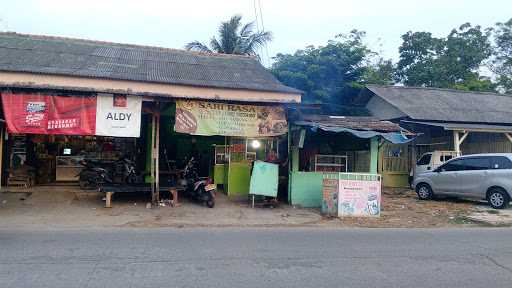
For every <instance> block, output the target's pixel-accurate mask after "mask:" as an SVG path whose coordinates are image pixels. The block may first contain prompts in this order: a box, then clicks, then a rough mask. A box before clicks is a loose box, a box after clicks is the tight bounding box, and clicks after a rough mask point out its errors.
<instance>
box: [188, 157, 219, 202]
mask: <svg viewBox="0 0 512 288" xmlns="http://www.w3.org/2000/svg"><path fill="white" fill-rule="evenodd" d="M180 184H181V185H182V186H183V187H184V188H185V193H186V194H187V195H188V196H189V197H190V198H193V199H195V200H197V201H201V202H203V203H205V204H206V206H207V207H208V208H213V207H214V206H215V195H216V189H217V187H216V186H215V184H213V181H212V180H211V179H210V178H209V177H199V175H198V172H197V168H196V167H195V161H194V157H192V158H190V160H189V161H188V163H187V165H186V166H185V169H184V170H183V179H181V181H180Z"/></svg>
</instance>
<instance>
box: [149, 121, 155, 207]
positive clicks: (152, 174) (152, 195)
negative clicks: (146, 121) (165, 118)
mask: <svg viewBox="0 0 512 288" xmlns="http://www.w3.org/2000/svg"><path fill="white" fill-rule="evenodd" d="M155 122H156V116H155V114H154V113H153V114H152V115H151V152H150V153H151V203H153V204H156V193H155V165H154V163H155V162H154V160H155V125H156V124H155Z"/></svg>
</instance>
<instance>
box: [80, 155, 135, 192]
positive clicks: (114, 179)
mask: <svg viewBox="0 0 512 288" xmlns="http://www.w3.org/2000/svg"><path fill="white" fill-rule="evenodd" d="M80 164H82V166H84V168H83V169H82V171H80V173H79V174H78V175H77V176H79V183H80V188H81V189H84V190H87V189H98V188H99V187H101V186H102V185H104V184H135V183H142V182H143V175H141V174H139V173H137V172H136V170H135V163H134V162H133V161H131V160H129V159H126V158H122V159H120V160H117V161H114V162H102V161H95V160H90V159H84V160H82V161H81V162H80Z"/></svg>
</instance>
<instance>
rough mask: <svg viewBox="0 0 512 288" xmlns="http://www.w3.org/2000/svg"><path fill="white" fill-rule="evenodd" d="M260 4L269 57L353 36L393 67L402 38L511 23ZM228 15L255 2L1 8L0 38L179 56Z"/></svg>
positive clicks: (472, 1) (458, 8)
mask: <svg viewBox="0 0 512 288" xmlns="http://www.w3.org/2000/svg"><path fill="white" fill-rule="evenodd" d="M256 1H257V2H258V0H256ZM259 2H260V6H261V12H262V15H263V24H264V27H265V29H266V30H270V31H272V32H273V33H274V38H275V39H274V41H273V42H272V43H271V44H270V45H269V47H268V53H269V54H270V57H272V56H273V55H275V54H276V53H279V52H281V53H293V52H294V51H295V50H296V49H301V48H304V47H305V46H307V45H322V44H324V43H325V42H326V41H327V40H329V39H332V38H333V37H334V36H335V35H336V34H339V33H346V32H348V31H350V30H352V29H359V30H364V31H366V32H367V42H368V44H369V45H370V46H371V48H373V49H374V50H375V51H380V52H382V54H383V55H384V56H385V57H386V58H394V59H396V58H397V57H398V56H397V54H398V51H397V50H398V46H399V45H400V43H401V42H400V36H401V35H402V34H404V33H405V32H407V31H409V30H412V31H431V32H432V33H434V35H436V36H445V35H447V34H448V33H449V31H450V30H451V29H452V28H454V27H457V26H459V25H460V24H462V23H465V22H471V23H473V24H479V25H481V26H483V27H488V26H491V25H493V24H494V23H496V22H504V21H506V20H508V19H510V18H511V17H512V13H511V12H512V1H511V0H485V1H483V0H423V1H422V0H387V1H384V0H337V1H336V0H331V1H327V0H315V1H306V0H274V1H271V0H259ZM256 10H257V12H258V13H259V8H258V9H256ZM233 14H240V15H242V16H243V17H244V19H245V20H246V21H252V20H254V19H255V17H256V16H255V15H256V14H255V9H254V0H237V1H235V0H217V1H209V0H206V1H198V0H181V1H178V0H139V1H131V0H124V1H123V0H119V1H117V0H86V1H78V0H76V1H71V0H0V19H1V21H0V30H3V31H15V32H20V33H31V34H46V35H58V36H68V37H76V38H85V39H94V40H104V41H113V42H121V43H134V44H144V45H155V46H163V47H172V48H183V46H184V45H185V44H186V43H187V42H189V41H192V40H201V41H207V40H208V39H209V38H210V37H211V36H212V35H213V34H215V33H216V29H217V26H218V23H219V22H220V21H221V20H225V19H228V18H229V17H230V16H232V15H233ZM258 17H259V15H258ZM260 29H261V26H260ZM263 53H264V54H263V58H264V60H265V62H268V60H267V59H266V58H267V57H266V51H263Z"/></svg>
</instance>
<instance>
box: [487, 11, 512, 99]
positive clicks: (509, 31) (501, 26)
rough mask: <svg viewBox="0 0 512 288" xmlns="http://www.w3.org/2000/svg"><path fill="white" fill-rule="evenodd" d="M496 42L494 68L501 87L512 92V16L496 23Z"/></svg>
mask: <svg viewBox="0 0 512 288" xmlns="http://www.w3.org/2000/svg"><path fill="white" fill-rule="evenodd" d="M494 42H495V47H494V59H493V63H492V64H493V65H492V68H493V69H492V70H493V72H494V73H495V74H496V76H497V82H498V85H499V88H500V89H501V90H502V91H504V92H506V93H512V18H511V19H510V20H508V21H507V22H505V23H497V24H496V28H495V29H494Z"/></svg>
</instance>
